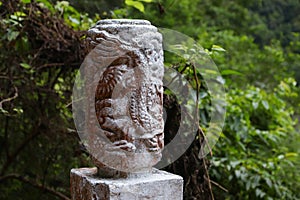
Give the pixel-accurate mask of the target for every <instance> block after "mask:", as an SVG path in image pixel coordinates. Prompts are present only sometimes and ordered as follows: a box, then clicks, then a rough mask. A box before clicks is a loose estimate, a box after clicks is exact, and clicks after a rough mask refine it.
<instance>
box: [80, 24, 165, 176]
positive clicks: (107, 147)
mask: <svg viewBox="0 0 300 200" xmlns="http://www.w3.org/2000/svg"><path fill="white" fill-rule="evenodd" d="M87 40H88V41H89V44H90V49H91V52H90V54H89V55H88V56H87V57H88V59H87V60H86V61H85V64H86V69H87V70H86V71H85V72H84V73H85V75H86V77H87V80H86V90H87V96H88V98H89V99H88V103H87V104H88V105H87V107H88V108H87V112H86V129H85V130H84V138H81V139H83V140H84V141H85V142H86V143H85V144H86V145H87V149H88V150H89V152H90V153H91V155H92V157H93V161H94V164H95V165H96V166H97V167H99V168H103V166H105V167H107V168H109V167H110V168H112V169H115V170H118V171H124V172H133V171H135V172H137V171H149V169H151V167H152V166H154V165H155V164H157V163H158V162H159V161H160V159H161V151H162V149H163V147H164V133H163V129H164V121H163V99H162V98H163V83H162V79H163V74H164V64H163V47H162V35H161V34H160V33H159V32H158V31H157V28H156V27H154V26H152V25H151V23H150V22H149V21H146V20H127V19H121V20H100V21H99V22H98V23H97V24H96V25H95V26H94V27H92V28H91V29H90V30H89V31H88V34H87Z"/></svg>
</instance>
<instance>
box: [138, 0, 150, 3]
mask: <svg viewBox="0 0 300 200" xmlns="http://www.w3.org/2000/svg"><path fill="white" fill-rule="evenodd" d="M137 1H142V2H145V3H151V2H154V1H153V0H137Z"/></svg>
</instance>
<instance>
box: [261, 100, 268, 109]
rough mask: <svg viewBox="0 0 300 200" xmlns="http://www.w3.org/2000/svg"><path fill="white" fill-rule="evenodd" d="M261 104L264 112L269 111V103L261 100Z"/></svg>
mask: <svg viewBox="0 0 300 200" xmlns="http://www.w3.org/2000/svg"><path fill="white" fill-rule="evenodd" d="M261 103H262V105H263V106H264V108H265V109H266V110H269V103H268V102H267V101H265V100H263V101H261Z"/></svg>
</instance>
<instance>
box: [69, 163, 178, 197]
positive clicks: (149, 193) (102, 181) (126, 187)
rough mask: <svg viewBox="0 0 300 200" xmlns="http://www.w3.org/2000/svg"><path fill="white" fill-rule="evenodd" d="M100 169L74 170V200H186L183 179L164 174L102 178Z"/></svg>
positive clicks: (72, 173)
mask: <svg viewBox="0 0 300 200" xmlns="http://www.w3.org/2000/svg"><path fill="white" fill-rule="evenodd" d="M96 175H97V168H79V169H72V170H71V196H72V200H146V199H147V200H182V199H183V179H182V177H180V176H178V175H174V174H171V173H168V172H165V171H162V170H157V169H153V170H152V173H144V174H133V175H132V176H131V177H129V178H118V179H112V178H111V179H110V178H99V177H97V176H96Z"/></svg>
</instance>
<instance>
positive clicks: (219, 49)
mask: <svg viewBox="0 0 300 200" xmlns="http://www.w3.org/2000/svg"><path fill="white" fill-rule="evenodd" d="M211 50H212V51H223V52H224V51H226V50H225V49H223V48H222V47H221V46H218V45H213V46H212V48H211Z"/></svg>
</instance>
